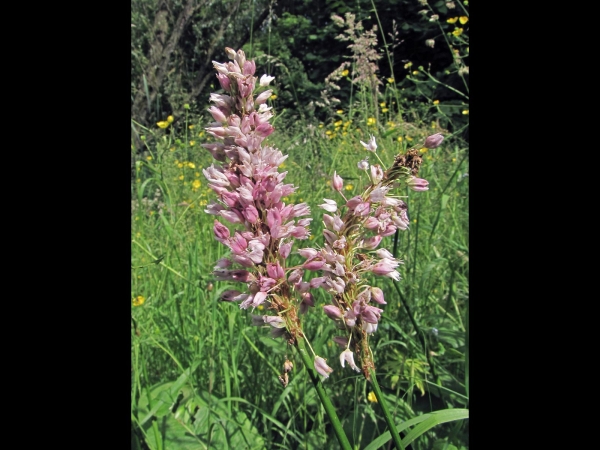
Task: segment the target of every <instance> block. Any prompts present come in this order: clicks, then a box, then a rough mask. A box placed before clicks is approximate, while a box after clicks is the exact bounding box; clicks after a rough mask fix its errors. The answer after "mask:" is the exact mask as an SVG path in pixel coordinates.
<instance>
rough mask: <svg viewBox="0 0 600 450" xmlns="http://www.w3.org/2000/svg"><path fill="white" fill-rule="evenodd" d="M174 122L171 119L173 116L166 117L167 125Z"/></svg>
mask: <svg viewBox="0 0 600 450" xmlns="http://www.w3.org/2000/svg"><path fill="white" fill-rule="evenodd" d="M174 120H175V119H174V118H173V116H169V117H167V122H169V123H173V121H174Z"/></svg>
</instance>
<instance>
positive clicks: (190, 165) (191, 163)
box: [188, 162, 196, 169]
mask: <svg viewBox="0 0 600 450" xmlns="http://www.w3.org/2000/svg"><path fill="white" fill-rule="evenodd" d="M188 167H189V168H190V169H195V168H196V164H194V163H193V162H189V163H188Z"/></svg>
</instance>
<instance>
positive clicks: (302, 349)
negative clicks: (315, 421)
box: [296, 339, 352, 450]
mask: <svg viewBox="0 0 600 450" xmlns="http://www.w3.org/2000/svg"><path fill="white" fill-rule="evenodd" d="M296 346H297V348H298V353H300V356H301V357H302V362H304V366H305V367H306V371H307V372H308V375H309V376H310V379H311V381H312V382H313V384H314V385H315V389H316V390H317V394H318V395H319V399H320V400H321V403H322V404H323V407H324V408H325V413H327V417H329V421H330V422H331V425H332V426H333V430H334V431H335V435H336V437H337V439H338V441H339V443H340V446H341V448H342V449H343V450H352V446H351V445H350V441H348V437H347V436H346V433H344V429H343V428H342V424H341V422H340V419H339V418H338V416H337V414H336V412H335V409H334V408H333V404H332V403H331V400H330V399H329V396H328V395H327V393H326V392H325V388H324V387H323V383H321V380H319V376H318V375H317V374H316V373H315V371H314V369H313V362H312V361H311V358H310V356H308V352H307V350H306V345H305V343H304V340H303V339H297V340H296Z"/></svg>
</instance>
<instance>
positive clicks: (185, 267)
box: [131, 0, 469, 450]
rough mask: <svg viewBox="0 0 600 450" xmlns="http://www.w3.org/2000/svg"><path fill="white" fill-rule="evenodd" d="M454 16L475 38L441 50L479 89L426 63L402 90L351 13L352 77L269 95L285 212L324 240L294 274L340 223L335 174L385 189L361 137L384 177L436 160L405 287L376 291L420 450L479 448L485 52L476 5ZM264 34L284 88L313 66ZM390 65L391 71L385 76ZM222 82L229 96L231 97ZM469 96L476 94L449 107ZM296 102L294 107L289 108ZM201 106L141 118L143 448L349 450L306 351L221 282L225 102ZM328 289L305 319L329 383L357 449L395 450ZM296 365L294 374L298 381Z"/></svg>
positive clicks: (394, 384) (402, 427)
mask: <svg viewBox="0 0 600 450" xmlns="http://www.w3.org/2000/svg"><path fill="white" fill-rule="evenodd" d="M412 3H416V4H417V5H419V7H420V8H423V10H427V11H428V12H427V14H425V13H423V14H421V16H426V17H425V19H426V21H427V22H428V23H432V24H433V25H435V22H436V21H441V19H439V16H438V18H437V19H436V20H434V21H432V22H430V19H431V17H433V16H434V15H436V13H439V11H437V10H435V5H433V6H429V5H427V2H426V1H421V0H419V1H415V2H412ZM440 3H443V6H444V8H445V11H446V12H447V13H448V14H446V16H444V21H443V23H444V24H445V25H444V27H446V24H450V25H452V27H453V28H454V30H456V29H457V27H456V26H455V25H460V26H461V30H462V31H460V32H458V31H452V29H451V30H446V29H445V28H444V30H443V34H442V38H441V39H438V40H437V42H439V44H436V45H438V46H439V45H442V43H445V45H446V46H447V48H446V51H447V52H450V53H451V54H452V55H453V58H454V59H453V62H452V64H453V66H452V73H453V74H454V75H456V76H457V77H459V78H460V79H462V80H463V81H464V86H462V88H461V87H460V86H458V85H456V84H454V85H452V83H451V84H448V83H447V82H446V81H447V80H444V79H443V78H442V77H439V76H436V73H433V72H431V71H429V70H428V69H427V68H423V67H412V69H413V72H414V74H413V75H411V74H410V73H408V76H406V77H404V78H403V80H402V82H401V83H400V82H398V81H397V80H396V79H395V78H394V76H393V72H394V67H396V70H399V69H398V68H397V64H394V63H393V62H392V59H393V53H390V52H389V49H390V48H391V47H390V46H384V45H383V44H382V43H381V40H382V39H381V38H382V35H383V33H382V32H381V30H379V31H377V29H375V31H374V32H373V34H372V35H369V34H368V33H367V31H365V28H362V29H361V26H362V23H361V21H360V20H358V18H357V17H355V16H353V15H350V16H349V15H348V13H347V12H346V13H343V14H342V13H341V12H339V11H338V12H339V15H337V18H332V19H331V22H332V24H331V27H332V29H334V28H335V27H337V33H336V35H341V34H340V33H342V32H343V30H346V34H345V35H346V36H347V37H348V36H350V37H349V38H348V39H349V42H344V46H343V47H344V48H345V59H344V61H346V62H347V64H342V65H339V64H338V65H337V66H336V67H331V71H330V72H329V74H323V77H322V82H323V85H322V87H323V89H322V90H321V92H320V94H319V95H320V96H319V98H318V99H317V98H314V99H312V100H311V99H309V98H304V97H302V92H301V90H300V89H296V90H295V89H294V82H293V80H294V79H295V77H297V76H300V75H301V74H298V73H293V74H289V76H288V78H287V79H286V80H287V81H286V83H288V84H284V83H283V82H282V84H278V80H277V77H276V79H275V81H274V86H275V87H274V89H273V90H274V92H273V94H272V95H271V96H270V98H269V99H268V100H267V104H268V105H269V106H272V107H273V111H274V113H275V114H274V117H273V119H271V124H272V125H273V126H274V128H275V132H273V134H271V135H270V136H268V137H267V138H266V140H265V143H266V144H267V145H270V146H273V147H277V148H278V149H279V150H280V151H281V152H282V153H283V154H284V155H289V157H288V158H287V159H286V160H285V162H283V164H281V165H280V166H279V169H280V171H287V172H288V173H287V177H286V183H291V184H293V185H295V186H297V187H298V190H297V191H296V192H294V193H292V194H290V195H289V196H287V197H286V198H284V199H283V200H284V201H285V202H286V203H296V204H297V203H302V202H304V203H306V204H308V205H309V207H310V210H311V215H310V217H312V218H313V220H312V222H311V224H310V226H309V228H310V233H311V234H310V237H309V238H308V240H306V241H302V243H301V244H300V245H298V244H295V245H294V247H293V249H292V252H291V254H290V256H289V259H290V264H289V265H290V266H293V265H295V264H302V263H303V262H304V258H302V257H301V256H300V255H298V254H297V250H298V248H301V247H314V246H321V245H323V242H324V241H323V230H324V228H325V227H324V223H323V214H324V213H326V212H325V211H324V210H323V209H322V208H320V207H319V205H321V204H323V198H334V197H332V195H333V194H332V192H333V187H332V180H333V176H334V172H336V173H337V175H339V176H341V177H342V179H343V187H342V192H343V193H344V195H345V196H346V198H351V197H354V196H356V195H359V194H361V193H362V192H363V191H364V189H365V188H366V187H367V186H368V185H369V183H370V180H369V177H368V175H367V174H366V172H365V171H364V170H360V169H359V168H358V167H357V163H358V162H359V161H360V160H364V159H365V157H367V156H370V162H375V161H376V160H375V158H374V155H373V153H371V152H369V151H368V150H366V149H365V148H364V146H363V145H361V143H360V142H361V141H363V142H367V141H368V140H369V138H370V136H371V135H373V136H375V137H376V139H377V155H378V157H379V158H380V159H381V161H382V163H383V166H384V167H389V166H390V165H391V164H392V163H393V162H394V159H395V157H396V156H397V155H398V154H404V153H406V152H407V151H408V150H410V149H415V150H417V151H418V152H419V155H420V156H421V157H422V160H423V163H422V166H421V168H420V170H419V177H420V178H422V179H426V180H427V181H428V182H429V185H428V190H425V191H423V192H410V193H409V191H410V190H409V189H408V188H403V189H402V190H401V192H397V195H400V196H406V198H404V200H405V201H406V203H407V206H408V218H409V222H410V224H409V228H408V229H407V230H404V231H398V232H397V233H395V234H393V235H391V236H388V237H385V238H384V239H383V241H382V242H381V244H380V247H381V248H386V249H388V250H389V251H390V252H392V253H393V254H394V255H395V256H396V257H397V258H399V259H401V260H402V261H403V264H402V265H401V266H400V267H399V268H398V271H399V272H400V276H401V279H400V280H399V281H395V280H393V279H391V278H385V277H377V278H376V279H375V280H374V284H373V285H374V286H377V287H379V288H381V289H382V291H383V292H384V294H385V299H386V301H387V304H386V305H385V307H384V308H383V310H384V311H383V313H382V314H381V319H380V321H379V323H378V328H377V331H376V332H375V333H374V334H373V335H372V336H371V338H370V339H371V340H370V346H371V349H372V352H373V356H374V361H375V365H376V372H377V380H378V382H379V386H380V388H381V393H380V395H382V396H383V397H384V399H385V402H386V403H387V405H388V407H389V409H390V413H391V415H392V417H393V420H394V422H395V424H396V427H397V430H398V431H399V432H400V436H401V438H402V446H403V447H404V448H412V449H423V450H424V449H436V450H437V449H440V450H441V449H467V448H468V447H469V438H468V422H469V421H468V408H469V352H468V349H469V346H468V335H469V334H468V330H469V321H468V317H469V315H468V311H469V279H468V277H469V233H468V231H469V230H468V226H469V195H468V193H469V183H468V182H469V178H468V176H469V159H468V154H469V143H468V140H467V139H468V134H467V135H465V130H467V129H468V83H467V81H466V79H467V78H466V77H467V75H468V67H467V66H466V65H465V63H464V58H461V56H463V57H464V56H465V55H468V36H467V34H468V33H467V31H466V30H465V28H466V26H465V24H467V22H468V11H467V10H466V8H465V6H468V3H467V2H464V3H462V2H456V4H454V2H440ZM448 4H452V5H453V7H452V8H450V7H448V6H447V5H448ZM374 11H376V10H374ZM453 12H454V13H455V14H452V13H453ZM350 14H351V13H350ZM330 15H331V14H330ZM250 19H251V17H250ZM250 19H249V20H250ZM448 19H449V20H448ZM282 20H283V19H282ZM286 20H291V19H290V17H289V16H288V17H287V19H286ZM440 28H441V27H440ZM369 29H371V28H369ZM349 30H350V31H349ZM390 31H392V30H390ZM255 33H257V36H256V37H255V41H253V42H252V44H253V45H250V44H246V45H244V46H243V47H241V48H243V49H244V50H245V51H246V54H247V55H248V58H249V59H250V57H256V61H257V63H256V64H257V70H256V75H257V76H258V77H260V76H261V75H262V74H263V73H267V74H269V75H271V74H272V73H270V72H269V71H268V70H269V67H270V68H271V69H273V70H274V68H275V66H276V65H277V64H280V65H279V66H278V67H279V68H280V73H281V76H282V78H283V77H284V76H285V75H284V74H285V70H283V69H282V67H285V68H286V70H288V72H289V69H287V67H288V66H294V64H295V63H294V64H291V65H290V64H288V65H286V64H285V62H286V61H288V62H293V61H295V60H293V61H292V60H291V59H289V60H286V56H285V52H283V51H282V53H280V54H270V53H269V52H268V48H267V46H265V45H263V44H262V42H268V41H266V40H265V41H261V39H266V37H265V36H266V31H265V33H263V35H262V37H261V35H259V34H260V33H258V31H255ZM353 33H354V34H353ZM453 33H454V34H453ZM225 34H226V33H225ZM392 34H393V33H392ZM338 40H340V41H343V39H338ZM227 45H231V44H228V43H227V42H224V43H223V45H222V47H223V49H224V48H225V46H227ZM427 45H429V44H427ZM273 46H274V47H275V45H273ZM224 53H225V52H223V54H224ZM374 55H377V56H378V57H377V56H374ZM225 60H226V58H219V59H218V61H225ZM340 62H341V61H340ZM262 63H264V66H261V64H262ZM388 63H389V64H388ZM407 64H409V63H408V62H405V63H403V64H402V65H401V66H400V67H404V66H406V65H407ZM386 65H391V67H388V69H387V70H388V71H391V73H390V72H388V74H387V76H381V70H382V69H381V68H383V67H385V66H386ZM380 67H381V68H380ZM465 67H466V69H465ZM410 69H411V65H408V68H406V70H410ZM459 71H462V72H461V73H460V75H459ZM292 72H294V70H292ZM213 73H214V72H213ZM438 75H439V74H438ZM211 83H212V85H213V90H214V91H215V92H217V91H218V89H219V84H218V83H217V82H216V80H215V81H214V82H207V85H210V84H211ZM297 87H298V86H297ZM440 89H441V91H440ZM452 90H456V91H458V92H459V94H460V95H458V94H456V95H455V96H454V97H449V99H448V100H447V101H444V96H440V98H441V99H442V100H440V99H438V98H437V97H436V95H437V93H438V92H444V93H445V92H446V91H449V92H452ZM408 92H410V96H409V95H407V93H408ZM444 95H446V94H444ZM282 96H284V97H286V98H287V100H286V103H285V104H280V103H278V102H279V101H280V100H281V97H282ZM173 98H175V97H173ZM185 100H186V98H185V96H181V102H180V104H179V105H178V106H177V107H176V108H173V109H172V110H169V111H165V112H163V109H162V108H163V106H161V107H160V108H157V109H156V110H155V114H156V115H157V116H158V117H156V120H154V121H152V122H147V121H144V120H142V118H138V117H135V116H134V117H132V130H133V131H132V184H131V232H132V245H131V267H132V270H131V274H132V275H131V301H132V307H131V387H132V391H131V392H132V395H131V415H132V433H131V438H132V441H131V442H132V443H131V445H132V449H159V450H162V449H204V448H206V449H213V448H214V449H229V448H231V449H238V448H248V449H273V448H282V449H292V448H294V449H295V448H298V449H300V448H301V449H337V448H340V444H339V443H338V440H337V439H336V435H335V433H334V431H333V429H332V425H331V421H330V418H329V416H328V415H327V414H326V412H325V411H324V408H323V404H322V403H321V401H320V398H319V396H318V395H317V392H316V389H315V387H314V385H313V381H312V380H313V377H312V375H311V373H309V372H310V369H307V368H306V367H305V365H304V364H303V361H302V358H300V356H299V355H298V352H297V350H296V348H295V347H294V346H291V345H288V344H287V343H286V341H285V340H284V339H281V338H273V337H272V336H271V335H270V334H269V332H268V331H269V327H268V325H265V327H257V326H254V325H253V320H252V315H253V314H266V313H267V311H266V310H265V308H264V307H263V305H259V306H258V307H257V308H256V310H255V311H252V309H241V308H240V307H239V304H238V303H235V302H227V301H222V299H221V296H222V294H223V293H224V292H226V291H228V290H230V289H234V288H238V289H239V286H233V285H232V283H231V282H230V281H218V280H217V279H216V277H215V276H214V274H213V270H214V268H215V264H216V263H217V261H219V260H220V259H221V258H223V257H225V256H227V255H228V254H229V250H228V249H227V247H225V246H224V245H222V244H220V243H219V242H217V241H216V240H215V232H214V231H213V226H214V220H215V216H213V215H209V214H207V213H206V212H205V210H206V208H207V207H208V205H209V204H210V203H211V202H214V201H215V200H216V195H215V193H214V192H213V190H211V189H210V188H209V187H208V181H207V180H206V178H205V176H204V174H203V169H208V168H209V166H210V165H211V164H212V163H213V162H214V159H213V157H212V155H211V154H210V153H209V152H208V151H207V150H206V149H205V148H203V147H202V146H201V145H202V144H206V143H209V142H214V141H215V140H214V138H213V137H211V136H209V134H208V133H207V131H206V128H207V127H208V126H209V124H210V123H211V122H213V118H212V117H211V116H210V114H208V112H206V111H207V109H208V108H209V107H210V106H211V105H210V104H209V101H208V100H209V96H208V95H205V97H204V99H203V100H204V101H205V103H204V105H202V106H201V105H200V104H198V102H196V104H194V103H192V104H190V103H187V102H185ZM132 102H133V97H132ZM176 102H177V100H176V99H174V100H173V103H176ZM148 103H149V102H148ZM319 111H320V113H319ZM161 114H162V116H160V115H161ZM437 133H441V134H442V135H443V136H444V141H443V143H442V144H441V145H440V146H438V147H436V148H426V147H425V146H423V143H424V142H425V140H426V138H427V137H428V136H430V135H434V134H437ZM465 137H466V138H467V139H466V138H465ZM409 194H410V195H409ZM313 294H314V304H315V307H314V308H310V309H309V312H308V313H307V314H305V315H304V316H303V329H304V330H305V332H306V333H307V334H309V335H310V336H311V346H312V348H313V349H314V350H315V352H316V353H317V354H319V355H320V356H322V357H324V358H326V359H327V361H328V364H329V366H331V368H333V372H332V373H330V374H329V377H328V378H327V380H326V381H325V382H324V383H323V386H324V388H325V390H326V392H327V395H328V396H329V398H330V399H331V402H332V403H333V405H334V407H335V410H336V412H337V416H338V417H339V420H340V422H341V424H342V426H343V430H344V432H345V434H346V436H347V437H348V440H349V441H350V444H351V445H352V447H353V448H356V449H359V448H360V449H368V450H372V449H375V448H394V446H393V442H392V439H391V437H390V432H389V427H388V425H387V423H386V420H384V415H383V413H382V409H381V402H379V401H378V399H377V396H376V395H375V393H374V388H373V385H372V383H371V382H370V381H368V380H367V379H366V378H365V376H363V374H361V373H356V372H353V371H351V370H349V369H348V368H346V369H342V367H341V366H340V363H339V360H338V357H339V353H340V349H339V347H338V346H337V345H336V343H334V342H333V340H332V339H331V338H332V336H333V335H334V334H335V333H334V331H335V329H336V327H335V323H334V322H333V321H332V320H330V319H328V318H327V317H326V316H325V315H324V314H322V306H324V305H326V304H328V301H329V300H328V298H327V297H328V296H327V295H326V294H325V293H324V292H323V291H322V290H321V289H316V290H315V291H314V292H313ZM286 361H288V362H291V363H292V366H293V367H292V368H291V370H290V371H289V380H287V381H288V382H287V383H282V382H280V381H279V379H278V377H279V376H280V375H281V372H282V367H283V365H284V363H285V362H286ZM286 373H288V372H286Z"/></svg>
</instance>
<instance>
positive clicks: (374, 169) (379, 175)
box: [371, 164, 383, 184]
mask: <svg viewBox="0 0 600 450" xmlns="http://www.w3.org/2000/svg"><path fill="white" fill-rule="evenodd" d="M371 178H372V180H373V184H377V183H379V182H380V181H381V180H383V170H382V169H381V166H380V165H379V164H374V165H372V166H371Z"/></svg>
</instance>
